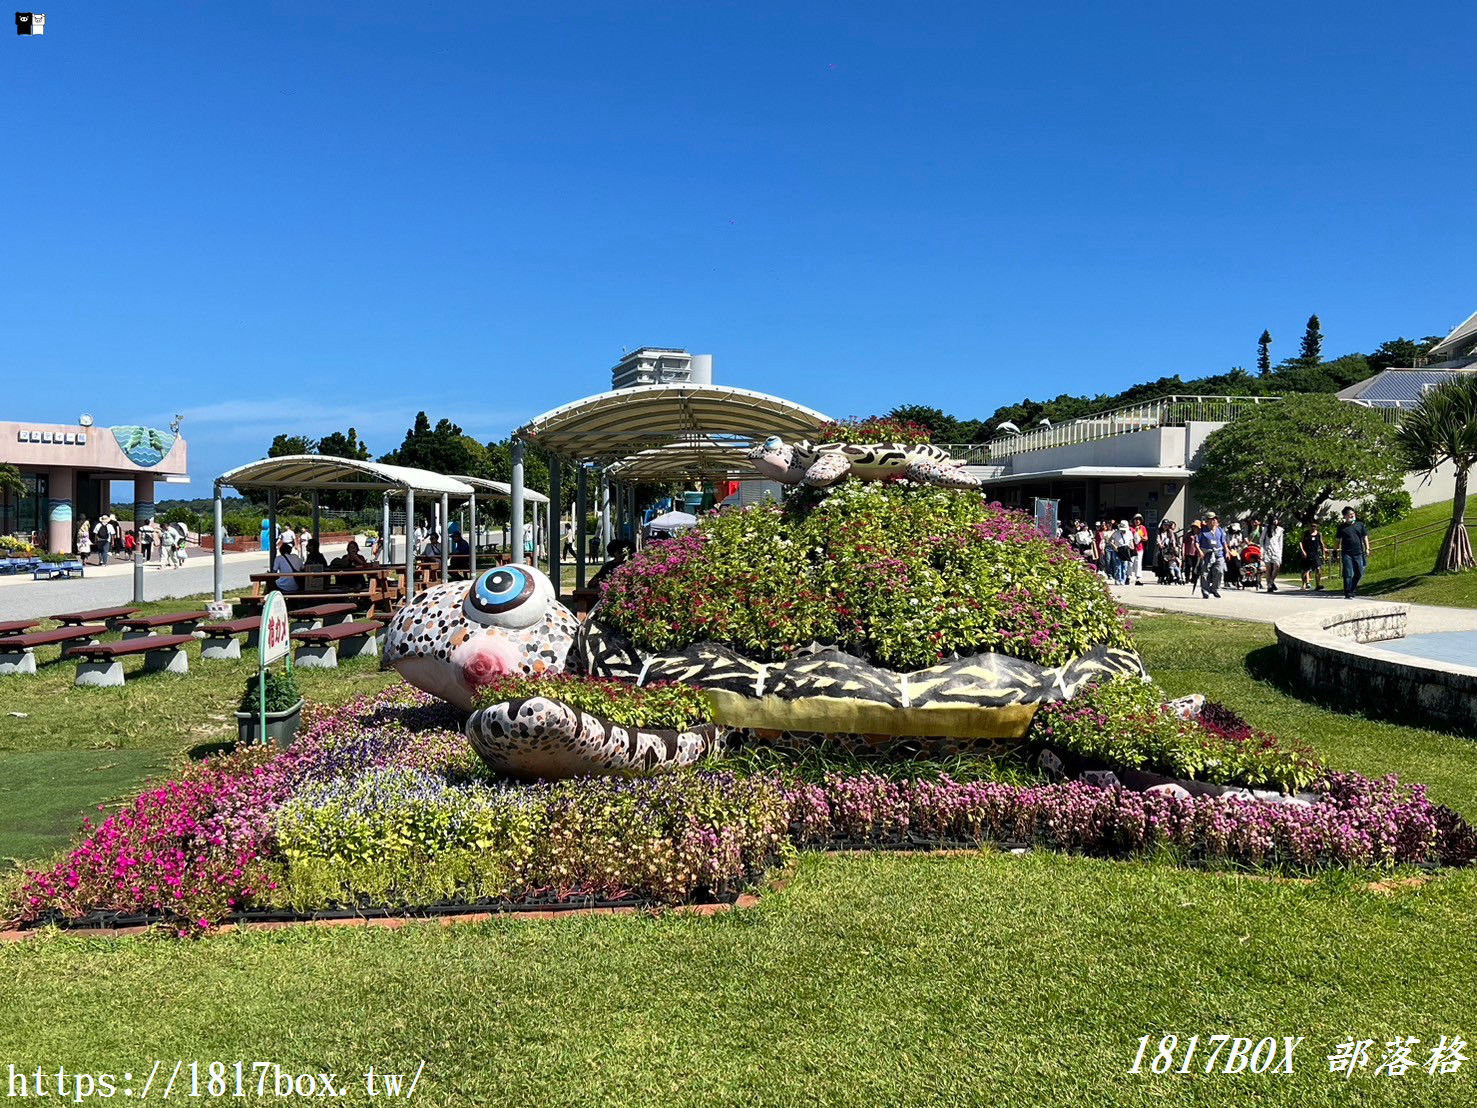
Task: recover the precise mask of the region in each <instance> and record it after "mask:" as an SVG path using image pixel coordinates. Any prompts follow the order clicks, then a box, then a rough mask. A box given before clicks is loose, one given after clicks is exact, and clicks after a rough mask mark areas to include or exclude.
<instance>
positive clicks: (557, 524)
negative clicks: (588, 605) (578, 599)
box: [547, 454, 564, 596]
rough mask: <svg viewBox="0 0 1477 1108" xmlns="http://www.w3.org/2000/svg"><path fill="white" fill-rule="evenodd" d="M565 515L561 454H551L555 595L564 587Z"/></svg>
mask: <svg viewBox="0 0 1477 1108" xmlns="http://www.w3.org/2000/svg"><path fill="white" fill-rule="evenodd" d="M563 529H564V517H563V515H562V509H561V507H560V504H559V456H558V455H557V454H551V455H549V523H548V536H547V542H548V544H549V580H550V581H552V582H554V595H555V596H558V595H559V594H560V592H561V591H562V588H563V584H564V582H563V580H562V578H563V574H562V573H561V572H560V570H559V559H560V558H562V557H564V551H563V550H561V549H560V546H561V544H562V542H563V537H564V536H563Z"/></svg>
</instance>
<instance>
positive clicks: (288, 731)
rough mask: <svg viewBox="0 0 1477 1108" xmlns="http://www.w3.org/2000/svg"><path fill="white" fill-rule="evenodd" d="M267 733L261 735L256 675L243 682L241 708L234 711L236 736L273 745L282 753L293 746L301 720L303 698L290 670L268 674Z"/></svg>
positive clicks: (247, 740) (250, 741)
mask: <svg viewBox="0 0 1477 1108" xmlns="http://www.w3.org/2000/svg"><path fill="white" fill-rule="evenodd" d="M266 676H267V733H266V735H265V736H264V735H263V734H262V724H261V717H260V714H259V713H260V710H261V701H260V699H259V697H260V693H259V692H258V690H257V681H258V679H259V678H258V676H257V675H256V674H252V675H251V676H250V677H249V678H247V680H246V691H245V692H244V693H242V694H241V706H240V707H239V708H238V709H237V711H236V729H237V735H238V737H239V739H240V741H241V742H243V743H255V742H274V743H276V744H277V746H278V747H280V748H281V749H283V750H286V749H287V748H288V747H289V746H291V745H292V740H293V736H295V735H296V734H297V724H298V720H299V719H300V718H301V717H302V712H303V698H302V697H301V696H299V695H298V691H297V678H295V677H294V676H293V675H292V671H291V670H287V671H284V672H277V671H274V670H268V671H267V675H266Z"/></svg>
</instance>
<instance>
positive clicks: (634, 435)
mask: <svg viewBox="0 0 1477 1108" xmlns="http://www.w3.org/2000/svg"><path fill="white" fill-rule="evenodd" d="M828 422H830V417H828V416H826V415H824V414H822V413H821V412H818V411H815V410H814V409H813V408H807V407H805V406H804V405H803V404H796V403H794V402H792V401H789V400H784V399H782V398H780V397H778V396H770V395H768V394H766V393H762V392H754V391H752V390H750V389H740V388H732V387H728V386H723V385H694V384H676V385H640V386H638V387H636V388H630V389H616V390H615V391H614V392H602V393H599V394H598V395H595V396H587V397H585V398H584V399H583V400H576V401H574V402H573V403H571V404H565V405H564V406H563V407H559V408H555V409H553V410H552V411H548V412H545V413H544V414H543V415H541V416H538V417H537V418H536V419H534V420H532V421H531V422H529V423H527V424H525V425H524V426H522V427H520V428H519V429H518V431H517V432H516V433H517V435H518V436H519V437H521V438H523V439H525V440H526V441H528V442H531V443H533V444H534V445H536V446H539V447H541V448H542V449H544V450H547V451H550V452H551V453H554V454H558V455H561V456H563V457H566V458H577V459H583V460H586V461H595V462H604V463H606V464H610V463H613V462H616V461H619V460H621V459H623V458H629V457H631V456H633V455H639V454H641V453H643V452H645V451H649V450H653V449H657V448H660V447H662V446H665V445H667V444H669V443H676V442H682V441H683V440H694V439H696V440H705V441H709V442H714V443H721V444H723V445H724V446H726V447H728V448H731V449H735V450H739V451H742V450H746V449H747V448H748V447H750V446H752V445H753V444H755V443H756V442H762V441H763V440H764V439H765V438H767V437H768V436H770V435H783V436H791V437H795V438H802V437H805V436H808V435H811V434H813V433H814V432H815V431H816V430H817V429H818V428H819V427H820V426H821V425H822V424H824V423H828Z"/></svg>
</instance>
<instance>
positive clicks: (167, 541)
mask: <svg viewBox="0 0 1477 1108" xmlns="http://www.w3.org/2000/svg"><path fill="white" fill-rule="evenodd" d="M178 542H179V532H177V531H176V530H175V529H174V528H173V527H170V526H169V525H168V524H166V525H165V526H164V529H163V530H162V531H160V532H159V568H160V569H166V568H168V569H173V568H174V548H175V546H176V545H177V543H178Z"/></svg>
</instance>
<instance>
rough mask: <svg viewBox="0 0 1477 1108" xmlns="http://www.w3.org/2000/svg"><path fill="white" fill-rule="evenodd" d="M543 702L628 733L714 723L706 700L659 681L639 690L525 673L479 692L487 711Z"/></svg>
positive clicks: (608, 682) (624, 684)
mask: <svg viewBox="0 0 1477 1108" xmlns="http://www.w3.org/2000/svg"><path fill="white" fill-rule="evenodd" d="M534 696H542V697H546V698H547V699H549V700H557V701H559V702H560V703H562V704H568V705H569V706H570V707H571V708H574V709H575V710H576V711H580V712H588V713H590V715H592V716H598V717H599V718H601V719H603V720H609V721H610V722H611V723H617V724H620V725H621V726H622V727H648V728H668V729H670V730H673V731H681V730H683V729H684V728H687V727H691V726H693V725H694V724H700V723H710V722H712V719H713V712H712V709H711V708H710V707H709V706H708V702H707V700H706V699H704V697H703V694H702V693H701V692H700V691H699V690H697V689H695V688H693V687H692V686H690V685H679V684H677V683H675V682H670V681H658V682H653V683H652V684H649V685H642V686H639V687H638V686H636V685H631V684H628V683H627V682H625V681H613V680H604V679H601V678H599V677H585V676H582V675H580V674H576V673H545V674H537V675H528V674H521V673H514V674H508V675H506V676H502V677H494V678H493V679H492V680H491V681H489V682H488V683H487V684H485V685H483V686H482V687H481V688H480V689H479V690H478V695H477V703H478V704H479V705H480V706H482V707H486V706H487V705H489V704H496V703H498V702H500V701H505V700H526V699H528V698H529V697H534Z"/></svg>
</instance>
